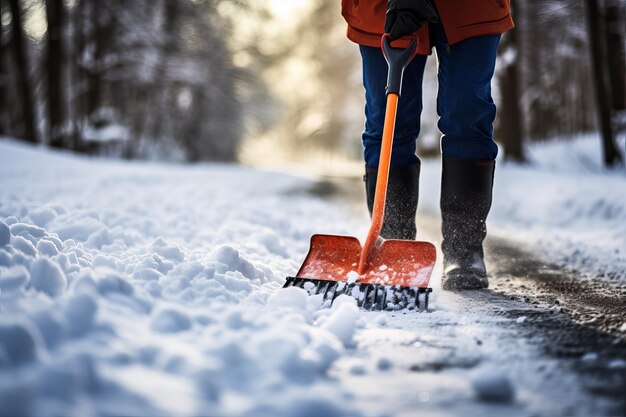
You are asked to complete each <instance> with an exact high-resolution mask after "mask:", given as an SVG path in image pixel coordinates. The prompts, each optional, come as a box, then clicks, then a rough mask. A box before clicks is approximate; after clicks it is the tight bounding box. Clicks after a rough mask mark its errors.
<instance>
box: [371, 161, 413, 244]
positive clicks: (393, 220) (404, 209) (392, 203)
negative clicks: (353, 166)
mask: <svg viewBox="0 0 626 417" xmlns="http://www.w3.org/2000/svg"><path fill="white" fill-rule="evenodd" d="M377 177H378V169H377V168H369V167H366V168H365V175H364V176H363V180H364V181H365V194H366V196H367V207H368V209H369V212H370V217H371V216H372V209H373V207H374V195H375V192H376V179H377ZM419 178H420V166H419V165H409V166H406V167H391V169H390V170H389V181H388V185H387V201H386V205H385V217H384V219H383V228H382V230H381V232H380V236H381V237H383V238H384V239H406V240H415V235H416V228H415V215H416V212H417V199H418V194H419Z"/></svg>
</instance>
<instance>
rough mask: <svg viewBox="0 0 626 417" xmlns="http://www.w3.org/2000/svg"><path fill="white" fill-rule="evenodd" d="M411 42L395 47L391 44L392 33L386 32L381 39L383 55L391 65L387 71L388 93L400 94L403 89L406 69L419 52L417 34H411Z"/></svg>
mask: <svg viewBox="0 0 626 417" xmlns="http://www.w3.org/2000/svg"><path fill="white" fill-rule="evenodd" d="M411 36H412V39H411V43H409V46H407V47H406V48H394V47H392V46H391V35H390V34H388V33H385V34H384V35H383V37H382V39H381V48H382V50H383V55H384V56H385V60H386V61H387V65H389V72H388V73H387V87H386V91H387V94H391V93H394V94H397V95H400V91H401V90H402V74H403V73H404V69H405V68H406V67H407V66H408V65H409V63H411V61H412V60H413V58H415V55H416V54H417V36H415V35H411Z"/></svg>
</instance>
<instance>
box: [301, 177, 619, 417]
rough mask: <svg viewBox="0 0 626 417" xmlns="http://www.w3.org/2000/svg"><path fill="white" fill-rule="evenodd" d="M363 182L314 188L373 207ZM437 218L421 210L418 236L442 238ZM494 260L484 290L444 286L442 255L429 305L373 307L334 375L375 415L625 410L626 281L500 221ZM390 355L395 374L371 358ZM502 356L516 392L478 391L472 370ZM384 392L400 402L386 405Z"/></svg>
mask: <svg viewBox="0 0 626 417" xmlns="http://www.w3.org/2000/svg"><path fill="white" fill-rule="evenodd" d="M362 188H363V186H362V184H361V181H359V180H358V179H357V178H326V179H324V180H322V181H320V182H318V183H317V184H316V185H315V186H314V187H313V188H312V189H311V190H309V192H311V193H313V194H316V195H318V196H320V197H322V198H329V199H333V200H338V201H341V202H342V203H344V204H347V205H349V207H350V208H351V209H352V210H354V213H355V215H357V216H363V217H365V216H366V215H365V214H364V210H365V208H364V196H363V190H362ZM439 224H440V220H439V218H438V216H437V215H432V214H428V213H427V214H424V213H420V215H419V218H418V230H419V233H420V238H421V239H423V240H428V241H433V242H434V243H436V244H437V245H438V244H439V243H440V241H441V234H440V232H439ZM486 262H487V266H488V268H489V272H490V276H491V278H490V288H489V289H488V290H486V291H468V292H459V293H450V292H444V291H442V290H441V289H440V282H439V281H440V279H439V277H440V273H441V272H440V265H439V268H437V269H436V270H435V272H434V274H433V277H432V280H431V284H432V286H433V287H434V289H435V293H434V297H433V302H432V303H431V306H432V308H431V312H430V313H427V314H425V315H419V314H418V315H415V314H409V315H407V314H402V313H378V315H374V313H372V314H373V315H372V316H371V318H370V319H369V320H368V326H367V327H366V328H365V329H364V330H362V331H360V332H359V333H358V335H357V340H358V349H355V352H354V357H352V358H350V359H343V360H340V361H339V362H338V364H337V366H336V367H335V369H334V372H335V377H337V378H338V379H339V380H340V381H342V384H343V385H346V386H347V387H349V388H350V387H352V388H353V392H354V395H355V396H356V397H357V398H359V399H360V401H357V402H358V403H360V404H365V406H364V407H366V408H367V409H369V410H371V412H372V415H399V416H400V415H407V416H408V415H456V414H458V413H460V412H462V413H463V414H464V415H470V416H471V415H485V414H486V413H488V414H491V415H501V414H506V415H536V416H540V415H585V416H591V415H593V416H626V324H625V323H626V283H624V284H621V285H619V284H614V283H608V282H605V281H602V280H600V279H593V277H583V276H581V275H580V274H578V273H577V272H576V271H566V270H564V269H562V268H559V267H557V266H555V265H551V264H550V263H549V262H546V260H541V259H539V258H538V257H537V256H536V255H534V254H532V253H531V252H530V251H528V250H525V249H523V248H522V247H521V245H519V244H518V243H517V242H515V241H514V240H513V239H511V238H508V237H507V238H504V237H502V236H498V235H497V230H494V231H492V233H491V234H490V236H489V238H488V240H487V242H486ZM380 314H384V316H382V317H383V318H381V316H380ZM459 314H460V315H459ZM459 317H461V319H460V318H459ZM381 322H382V324H381ZM385 355H387V356H389V355H391V356H392V357H393V360H391V363H393V371H391V372H389V371H387V370H384V369H379V368H380V367H372V362H373V363H378V362H377V361H380V358H385V357H386V356H385ZM359 358H360V359H359ZM377 358H378V359H377ZM383 362H385V363H386V360H383ZM494 365H495V366H500V367H502V369H505V370H506V373H507V374H508V375H509V376H510V378H511V379H512V380H513V385H514V386H515V387H516V399H515V400H514V401H513V402H510V403H508V404H496V405H494V404H488V405H486V404H483V403H481V402H480V401H477V400H476V393H475V392H474V391H472V384H471V380H472V378H473V376H472V375H475V374H477V373H478V375H480V374H481V372H484V371H483V369H484V368H485V367H489V366H494ZM383 386H384V387H385V388H384V390H381V387H383ZM374 399H376V400H374ZM380 402H383V403H385V402H387V403H389V402H390V403H389V404H394V407H392V408H391V409H387V414H385V408H384V407H382V408H381V407H378V406H377V404H378V403H380ZM398 404H400V407H399V408H398V407H397V405H398ZM368 407H369V408H368ZM494 407H495V408H494ZM389 410H393V411H391V412H390V411H389ZM418 410H421V412H418ZM380 413H382V414H380Z"/></svg>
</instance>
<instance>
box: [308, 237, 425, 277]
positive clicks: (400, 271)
mask: <svg viewBox="0 0 626 417" xmlns="http://www.w3.org/2000/svg"><path fill="white" fill-rule="evenodd" d="M361 251H362V247H361V244H360V243H359V240H358V239H357V238H355V237H351V236H334V235H313V236H312V237H311V247H310V249H309V253H308V255H307V257H306V258H305V260H304V263H303V264H302V267H301V268H300V270H299V271H298V273H297V274H296V277H297V278H309V279H318V280H325V281H339V282H345V281H351V282H354V281H355V280H356V282H357V283H363V284H380V285H389V286H395V285H400V286H405V287H417V288H427V287H428V281H429V280H430V275H431V273H432V270H433V268H434V266H435V260H436V256H437V251H436V249H435V246H434V245H433V244H432V243H429V242H417V241H413V240H395V239H390V240H385V239H382V238H379V239H378V240H377V242H376V245H375V246H374V247H373V248H372V249H371V250H370V252H369V255H368V259H367V262H366V263H365V265H366V266H365V269H364V270H362V271H358V266H359V261H360V258H361Z"/></svg>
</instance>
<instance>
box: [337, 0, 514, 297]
mask: <svg viewBox="0 0 626 417" xmlns="http://www.w3.org/2000/svg"><path fill="white" fill-rule="evenodd" d="M342 15H343V16H344V18H345V20H346V21H347V23H348V33H347V34H348V38H349V39H350V40H352V41H354V42H356V43H357V44H359V49H360V52H361V57H362V66H363V86H364V88H365V119H366V122H365V130H364V132H363V134H362V142H363V147H364V159H365V165H366V169H365V171H366V172H365V175H364V181H365V188H366V196H367V204H368V208H369V211H370V215H371V213H372V206H373V201H374V193H375V188H376V177H377V167H378V158H379V153H380V146H381V141H382V132H383V123H384V115H385V105H386V93H385V85H386V80H387V63H386V61H385V58H384V56H383V54H382V50H381V47H380V45H381V36H382V34H383V33H388V34H390V36H391V38H392V39H394V40H396V42H394V43H393V44H392V45H393V46H395V47H406V46H407V45H408V43H409V40H410V39H411V38H410V36H409V35H411V34H415V35H416V36H417V39H418V51H417V53H418V55H417V56H416V57H415V58H414V59H413V61H412V62H411V63H410V64H409V65H408V66H407V68H406V69H405V71H404V79H403V85H402V93H401V96H400V100H399V104H398V113H397V118H396V128H395V136H394V142H393V148H392V157H391V170H390V173H389V185H388V187H389V188H388V193H387V204H386V212H385V218H384V222H383V228H382V230H381V236H382V237H383V238H386V239H415V238H416V226H415V216H416V211H417V202H418V191H419V174H420V160H419V158H418V157H417V155H416V139H417V137H418V135H419V131H420V114H421V111H422V78H423V74H424V67H425V64H426V58H427V56H428V55H429V54H430V52H431V49H432V47H434V49H435V50H436V53H437V58H438V64H439V65H438V74H437V75H438V80H439V89H438V94H437V113H438V115H439V121H438V127H439V130H440V131H441V132H442V134H443V135H442V138H441V153H442V180H441V201H440V205H441V216H442V233H443V241H442V245H441V246H442V252H443V256H444V260H443V262H444V269H443V277H442V287H443V288H444V289H446V290H466V289H482V288H487V287H488V285H489V282H488V279H487V272H486V268H485V262H484V253H483V240H484V239H485V236H486V233H487V229H486V225H485V221H486V219H487V215H488V213H489V210H490V208H491V202H492V186H493V177H494V172H495V159H496V155H497V153H498V147H497V145H496V143H495V142H494V140H493V121H494V119H495V115H496V106H495V104H494V102H493V99H492V97H491V79H492V77H493V74H494V69H495V61H496V52H497V48H498V43H499V41H500V35H501V34H502V33H504V32H506V31H508V30H510V29H512V28H513V26H514V23H513V20H512V18H511V14H510V7H509V0H434V1H429V0H387V1H385V0H360V1H359V0H342Z"/></svg>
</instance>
